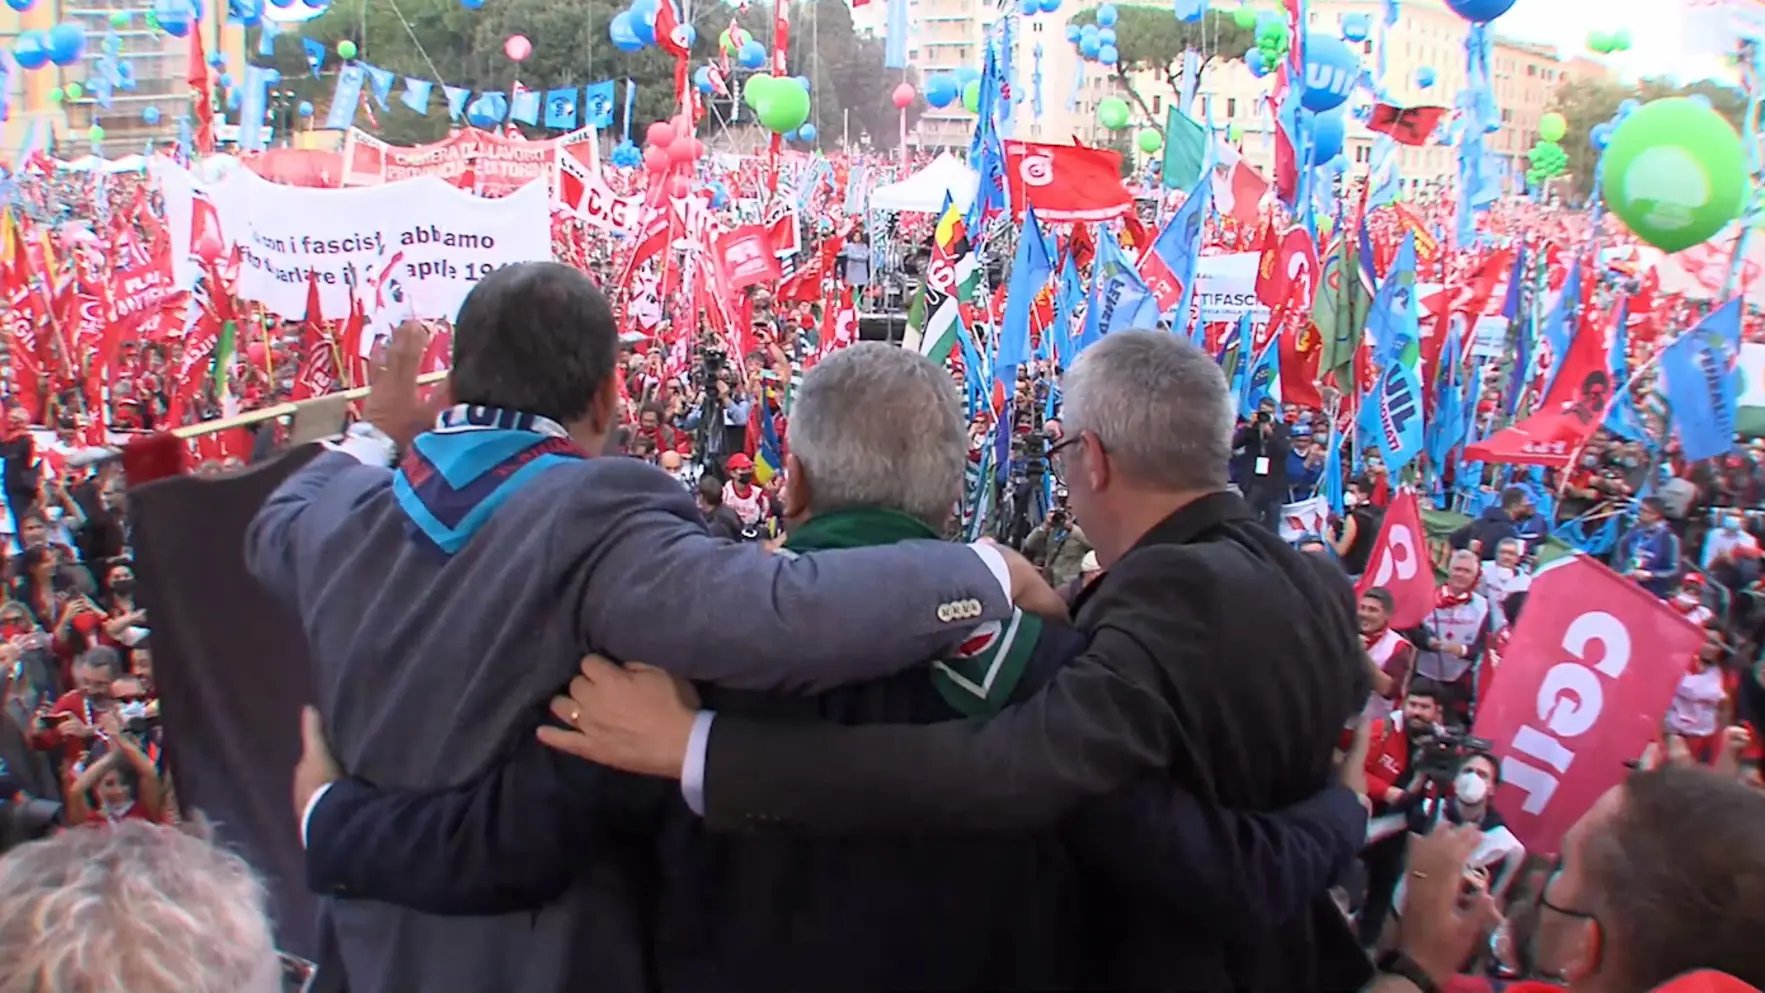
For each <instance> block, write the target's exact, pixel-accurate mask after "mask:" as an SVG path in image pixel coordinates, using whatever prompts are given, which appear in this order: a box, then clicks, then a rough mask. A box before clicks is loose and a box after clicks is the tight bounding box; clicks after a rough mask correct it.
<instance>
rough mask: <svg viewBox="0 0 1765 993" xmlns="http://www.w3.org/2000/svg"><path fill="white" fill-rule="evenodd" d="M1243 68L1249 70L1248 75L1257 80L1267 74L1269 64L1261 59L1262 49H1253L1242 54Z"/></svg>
mask: <svg viewBox="0 0 1765 993" xmlns="http://www.w3.org/2000/svg"><path fill="white" fill-rule="evenodd" d="M1244 68H1246V69H1249V70H1250V74H1251V75H1252V76H1255V77H1256V78H1257V79H1261V78H1263V77H1264V76H1267V75H1268V74H1269V64H1268V62H1267V61H1265V60H1264V58H1263V54H1262V49H1260V48H1253V49H1251V50H1250V51H1248V52H1245V53H1244Z"/></svg>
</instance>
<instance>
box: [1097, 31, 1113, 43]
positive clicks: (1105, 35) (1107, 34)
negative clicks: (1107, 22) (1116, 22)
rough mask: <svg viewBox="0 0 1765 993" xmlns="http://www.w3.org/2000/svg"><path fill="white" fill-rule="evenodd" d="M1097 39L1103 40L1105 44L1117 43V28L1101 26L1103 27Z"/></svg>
mask: <svg viewBox="0 0 1765 993" xmlns="http://www.w3.org/2000/svg"><path fill="white" fill-rule="evenodd" d="M1097 40H1098V41H1100V42H1102V43H1103V44H1105V45H1113V44H1115V29H1114V28H1101V29H1099V30H1098V32H1097Z"/></svg>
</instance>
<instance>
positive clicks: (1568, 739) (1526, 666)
mask: <svg viewBox="0 0 1765 993" xmlns="http://www.w3.org/2000/svg"><path fill="white" fill-rule="evenodd" d="M1703 644H1704V632H1703V631H1702V630H1700V629H1699V628H1698V627H1697V626H1696V625H1694V624H1692V623H1691V622H1690V621H1688V620H1686V619H1685V618H1684V617H1682V616H1680V615H1679V614H1678V613H1677V612H1676V611H1674V610H1673V609H1672V608H1671V607H1669V606H1667V605H1666V604H1665V603H1663V602H1662V601H1661V600H1660V599H1658V598H1657V597H1655V596H1654V595H1652V594H1650V593H1649V592H1648V591H1647V590H1644V589H1642V588H1641V587H1639V586H1637V585H1636V584H1635V583H1632V582H1630V581H1629V580H1627V579H1625V578H1624V577H1622V576H1620V575H1618V574H1617V573H1615V572H1613V571H1611V570H1610V569H1607V568H1606V567H1605V566H1603V565H1600V564H1599V563H1598V562H1595V561H1594V560H1593V559H1590V558H1587V557H1585V556H1576V557H1575V558H1573V559H1570V560H1568V561H1566V562H1564V563H1562V564H1560V565H1556V566H1553V567H1550V568H1546V569H1544V570H1542V571H1540V572H1539V573H1538V575H1537V576H1535V577H1533V580H1532V593H1531V597H1530V599H1528V601H1527V606H1526V611H1525V612H1524V613H1523V614H1521V615H1520V620H1519V622H1518V623H1517V624H1516V625H1515V627H1514V634H1513V639H1512V640H1511V641H1510V642H1509V643H1508V649H1507V651H1506V652H1503V653H1502V664H1501V674H1500V676H1499V677H1498V678H1496V679H1494V680H1493V681H1492V682H1491V683H1490V685H1489V692H1488V693H1487V695H1485V696H1484V698H1483V700H1482V701H1481V702H1480V703H1479V705H1478V707H1477V722H1476V725H1475V732H1476V734H1477V736H1478V737H1480V738H1485V739H1488V740H1489V741H1490V742H1491V743H1493V745H1494V753H1495V757H1496V758H1497V759H1499V760H1500V761H1501V771H1502V782H1501V786H1500V787H1498V788H1497V790H1496V795H1495V805H1496V806H1497V807H1499V808H1501V812H1502V819H1503V820H1505V821H1506V822H1507V826H1508V829H1509V830H1510V831H1512V832H1513V833H1514V835H1515V837H1517V838H1519V839H1520V841H1521V842H1522V843H1524V844H1525V845H1526V848H1527V849H1528V850H1529V851H1533V852H1540V853H1548V852H1555V851H1557V849H1558V845H1559V844H1560V843H1561V841H1562V838H1563V832H1564V831H1565V830H1567V829H1568V827H1569V826H1570V825H1571V824H1574V823H1575V822H1576V821H1577V820H1580V819H1581V816H1582V815H1583V814H1585V813H1587V810H1588V808H1590V807H1592V806H1593V804H1594V801H1596V800H1598V799H1599V798H1600V797H1601V796H1602V795H1603V794H1604V793H1605V792H1606V791H1607V790H1609V789H1611V788H1612V787H1613V786H1616V785H1617V784H1618V783H1619V782H1621V781H1622V780H1623V779H1624V777H1625V776H1626V775H1628V774H1629V770H1627V769H1626V768H1625V766H1624V763H1625V762H1627V761H1631V760H1634V759H1635V758H1637V757H1638V756H1640V755H1641V754H1642V753H1643V750H1644V749H1646V748H1647V747H1648V745H1649V744H1650V743H1651V742H1653V741H1655V740H1656V739H1657V738H1658V737H1659V735H1660V729H1661V719H1662V718H1663V717H1664V716H1665V715H1666V713H1667V706H1668V704H1669V703H1670V702H1671V701H1672V699H1673V692H1674V690H1675V689H1677V688H1678V686H1679V680H1680V678H1681V677H1683V676H1684V675H1685V665H1686V660H1687V659H1689V658H1691V657H1692V654H1693V653H1694V652H1696V651H1697V650H1698V649H1699V648H1702V647H1703Z"/></svg>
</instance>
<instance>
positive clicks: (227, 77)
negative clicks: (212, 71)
mask: <svg viewBox="0 0 1765 993" xmlns="http://www.w3.org/2000/svg"><path fill="white" fill-rule="evenodd" d="M215 82H217V83H219V84H221V89H223V90H230V89H232V88H233V74H232V73H228V72H223V73H221V74H220V75H219V76H218V77H216V78H215Z"/></svg>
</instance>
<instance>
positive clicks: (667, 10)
mask: <svg viewBox="0 0 1765 993" xmlns="http://www.w3.org/2000/svg"><path fill="white" fill-rule="evenodd" d="M656 47H657V48H660V49H661V50H662V51H664V52H667V53H668V54H669V55H672V56H674V57H675V58H677V59H685V58H691V57H692V52H691V50H690V49H689V48H688V44H687V33H686V31H685V30H684V29H683V28H682V27H681V23H680V15H679V14H676V13H675V12H674V0H660V2H659V3H657V4H656Z"/></svg>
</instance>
